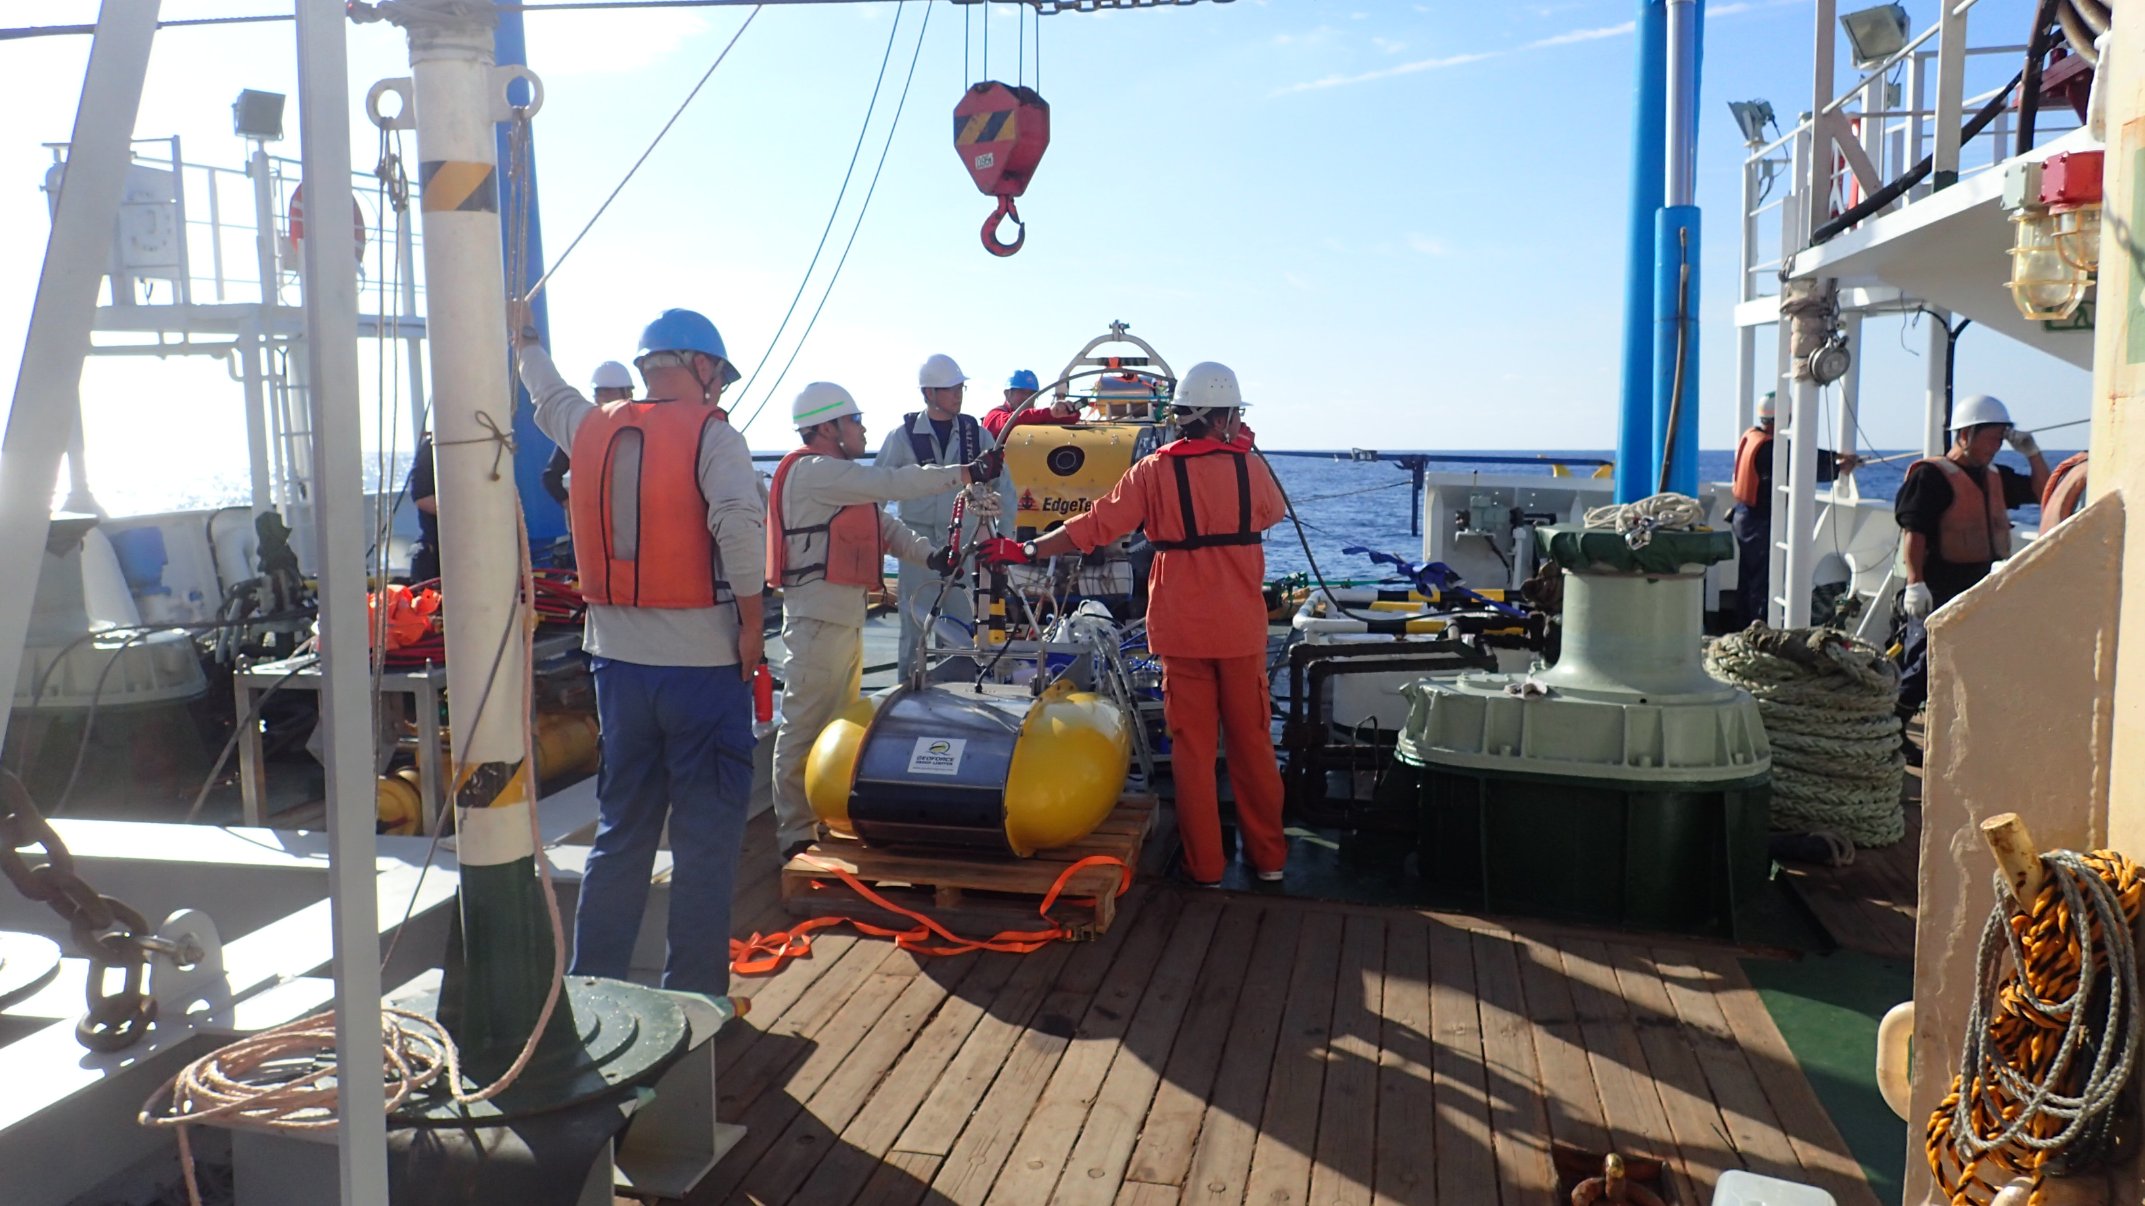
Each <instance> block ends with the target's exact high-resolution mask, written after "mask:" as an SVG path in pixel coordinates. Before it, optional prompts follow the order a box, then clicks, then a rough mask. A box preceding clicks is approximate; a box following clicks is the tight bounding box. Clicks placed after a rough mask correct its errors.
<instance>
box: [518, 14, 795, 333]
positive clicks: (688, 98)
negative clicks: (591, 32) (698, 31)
mask: <svg viewBox="0 0 2145 1206" xmlns="http://www.w3.org/2000/svg"><path fill="white" fill-rule="evenodd" d="M606 7H608V6H606ZM765 7H766V6H765V5H762V4H755V5H753V6H752V11H751V12H749V13H746V14H745V21H744V24H742V25H739V26H738V27H737V32H736V33H733V34H731V35H730V40H729V41H728V42H726V43H724V44H723V48H722V53H720V54H718V55H716V56H715V61H714V62H712V63H710V64H708V69H707V70H706V71H704V72H702V73H701V75H700V82H699V83H696V84H694V85H693V90H692V91H690V92H688V93H686V94H685V99H684V100H682V101H680V102H678V108H677V110H676V111H675V112H673V113H672V114H671V115H670V120H668V121H666V122H664V123H663V128H662V129H660V130H657V131H656V132H655V138H654V139H652V140H650V142H649V143H648V149H647V150H645V151H642V152H641V154H640V158H638V159H636V160H634V161H633V166H632V167H629V168H627V169H626V174H625V175H624V176H623V177H621V178H620V179H619V181H618V184H617V186H616V187H614V188H613V189H611V195H610V196H608V197H605V198H604V199H603V204H601V205H599V206H597V207H596V212H595V213H593V214H590V215H589V216H588V221H586V222H584V223H582V224H581V231H580V233H579V234H576V235H575V236H574V237H573V241H572V242H570V243H568V244H566V250H564V251H562V252H560V253H559V258H557V259H555V260H553V261H551V264H550V266H548V267H547V268H545V269H544V275H542V276H541V277H538V278H537V281H536V283H535V284H534V285H531V286H530V287H529V291H528V292H527V293H526V294H524V295H523V296H522V300H523V301H525V302H526V301H531V300H534V299H535V297H536V295H537V294H539V293H542V292H543V291H544V286H545V285H547V284H549V283H550V282H551V278H552V277H553V276H555V275H557V273H558V270H559V269H560V268H563V267H565V265H566V258H567V257H568V256H570V255H572V254H573V252H574V248H576V247H579V246H580V245H581V240H582V239H585V238H587V237H588V232H589V230H590V229H591V228H592V227H594V226H595V225H596V222H597V220H598V219H600V218H602V217H603V214H604V211H605V210H608V209H610V208H611V202H613V201H616V200H618V194H619V193H621V192H623V191H625V187H626V185H627V183H628V182H630V181H631V180H632V179H633V176H634V173H636V172H638V171H640V170H641V165H642V164H644V163H646V162H648V157H649V156H650V155H653V154H655V149H656V148H657V147H659V146H661V145H662V144H663V136H664V135H666V134H668V133H670V128H671V127H672V126H674V125H677V124H678V119H679V118H681V117H683V116H685V110H686V109H687V107H689V106H690V105H691V104H692V103H693V98H694V97H696V96H699V95H700V90H701V89H702V88H705V87H706V86H707V82H708V80H709V79H711V78H713V76H714V75H715V69H716V68H717V67H720V66H722V63H723V60H724V59H727V58H729V57H730V51H731V49H732V48H733V47H735V46H736V45H737V40H738V39H739V38H742V37H744V36H745V31H746V30H748V29H750V28H752V21H753V18H755V17H758V16H759V15H760V10H761V9H762V8H765ZM515 283H516V284H517V285H518V284H519V283H520V282H518V281H517V282H515Z"/></svg>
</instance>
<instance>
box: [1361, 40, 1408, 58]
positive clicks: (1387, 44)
mask: <svg viewBox="0 0 2145 1206" xmlns="http://www.w3.org/2000/svg"><path fill="white" fill-rule="evenodd" d="M1370 44H1371V45H1373V46H1375V47H1377V48H1378V49H1380V50H1382V51H1384V52H1385V53H1387V54H1399V53H1400V52H1401V51H1403V50H1406V49H1407V48H1408V44H1407V43H1406V42H1396V41H1394V40H1393V39H1391V38H1376V37H1374V38H1372V39H1371V40H1370Z"/></svg>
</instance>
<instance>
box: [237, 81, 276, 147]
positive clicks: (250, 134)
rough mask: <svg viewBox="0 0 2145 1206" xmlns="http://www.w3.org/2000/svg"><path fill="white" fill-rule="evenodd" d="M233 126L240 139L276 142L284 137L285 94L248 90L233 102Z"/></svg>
mask: <svg viewBox="0 0 2145 1206" xmlns="http://www.w3.org/2000/svg"><path fill="white" fill-rule="evenodd" d="M231 126H232V129H233V130H234V132H236V133H237V134H238V136H239V137H240V138H257V139H259V140H261V141H262V142H276V141H279V140H280V139H281V138H282V137H283V94H282V93H280V92H256V91H254V90H253V89H251V88H247V89H245V90H244V91H242V92H240V93H239V94H238V99H237V100H235V101H233V102H231Z"/></svg>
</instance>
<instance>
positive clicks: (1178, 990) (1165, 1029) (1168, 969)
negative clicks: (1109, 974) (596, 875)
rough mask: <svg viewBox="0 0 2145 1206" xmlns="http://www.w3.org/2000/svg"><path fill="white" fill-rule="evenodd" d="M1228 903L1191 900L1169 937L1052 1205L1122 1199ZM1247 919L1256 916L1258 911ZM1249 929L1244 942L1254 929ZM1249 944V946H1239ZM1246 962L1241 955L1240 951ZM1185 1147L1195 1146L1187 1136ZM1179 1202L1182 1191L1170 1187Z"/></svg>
mask: <svg viewBox="0 0 2145 1206" xmlns="http://www.w3.org/2000/svg"><path fill="white" fill-rule="evenodd" d="M1221 916H1222V906H1221V904H1220V903H1219V902H1217V901H1214V900H1211V899H1198V900H1193V901H1191V902H1190V903H1188V904H1187V905H1186V906H1185V908H1184V911H1183V913H1182V914H1181V915H1180V916H1179V917H1178V919H1177V928H1176V931H1175V932H1174V933H1172V934H1171V935H1170V940H1169V946H1168V954H1167V956H1166V961H1165V962H1164V963H1163V965H1162V966H1161V967H1160V968H1158V969H1157V970H1156V972H1155V978H1154V980H1153V982H1151V983H1150V984H1148V986H1147V991H1146V993H1144V994H1143V995H1142V996H1141V997H1140V1000H1139V1005H1138V1010H1137V1012H1136V1013H1135V1014H1134V1015H1133V1018H1132V1026H1131V1028H1130V1029H1129V1030H1128V1031H1127V1032H1126V1034H1125V1039H1124V1042H1123V1043H1122V1044H1121V1045H1120V1046H1119V1048H1118V1049H1117V1051H1116V1053H1115V1058H1113V1059H1112V1060H1111V1063H1110V1070H1109V1073H1108V1075H1106V1076H1105V1077H1104V1078H1103V1082H1102V1087H1101V1088H1100V1089H1098V1090H1097V1091H1096V1093H1095V1096H1094V1099H1093V1101H1092V1103H1091V1104H1090V1106H1089V1109H1088V1113H1087V1119H1086V1122H1085V1124H1084V1125H1083V1126H1081V1128H1080V1135H1079V1138H1078V1139H1077V1140H1075V1141H1074V1143H1073V1145H1072V1151H1071V1153H1070V1154H1069V1155H1068V1156H1067V1157H1066V1159H1065V1171H1064V1174H1063V1175H1062V1176H1061V1177H1060V1178H1059V1179H1058V1184H1057V1187H1056V1189H1055V1190H1054V1191H1052V1192H1051V1193H1050V1194H1049V1195H1048V1199H1047V1200H1048V1201H1049V1202H1050V1203H1051V1206H1109V1203H1110V1202H1112V1201H1113V1200H1122V1198H1121V1196H1120V1195H1121V1193H1122V1191H1121V1190H1120V1189H1118V1185H1119V1183H1120V1182H1121V1181H1123V1180H1124V1177H1125V1166H1126V1164H1127V1163H1128V1162H1129V1161H1130V1160H1131V1158H1132V1150H1133V1144H1134V1143H1135V1142H1136V1141H1137V1140H1138V1139H1139V1137H1140V1121H1141V1119H1142V1118H1145V1117H1149V1109H1150V1107H1151V1106H1153V1105H1154V1103H1155V1085H1156V1082H1157V1080H1158V1079H1159V1077H1160V1074H1161V1069H1162V1068H1163V1067H1165V1066H1166V1064H1167V1063H1168V1062H1170V1061H1171V1060H1172V1058H1173V1056H1174V1054H1175V1046H1176V1042H1177V1035H1178V1029H1179V1027H1180V1026H1181V1025H1182V1024H1183V1021H1184V1017H1185V1013H1186V1011H1187V1010H1188V1009H1189V1008H1190V1007H1191V1004H1192V999H1193V995H1194V991H1195V989H1196V987H1197V984H1198V981H1199V977H1200V974H1201V972H1202V971H1203V970H1204V967H1205V964H1206V962H1207V958H1206V957H1207V955H1208V953H1209V951H1213V952H1215V953H1216V954H1217V955H1218V954H1219V952H1220V950H1221V949H1222V948H1221V946H1220V944H1218V943H1216V942H1215V932H1216V929H1217V927H1218V926H1219V925H1220V922H1221ZM1246 916H1248V917H1250V918H1252V919H1253V921H1254V922H1255V921H1256V917H1257V915H1256V914H1253V913H1248V912H1247V914H1246ZM1240 928H1243V931H1244V934H1245V937H1246V942H1247V946H1248V939H1249V934H1250V929H1249V928H1248V927H1240ZM1239 949H1240V950H1241V949H1244V948H1239ZM1238 957H1239V959H1241V956H1238ZM1184 1148H1185V1151H1186V1152H1187V1153H1189V1151H1190V1149H1191V1139H1190V1136H1189V1135H1187V1136H1186V1137H1185V1142H1184ZM1168 1194H1169V1200H1170V1201H1171V1202H1172V1203H1174V1202H1175V1201H1176V1200H1177V1196H1176V1190H1175V1189H1174V1188H1171V1189H1170V1190H1169V1191H1168Z"/></svg>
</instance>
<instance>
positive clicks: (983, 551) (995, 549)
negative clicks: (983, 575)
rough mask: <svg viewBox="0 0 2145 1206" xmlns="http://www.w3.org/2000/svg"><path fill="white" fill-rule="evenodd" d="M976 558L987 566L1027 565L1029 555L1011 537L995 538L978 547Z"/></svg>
mask: <svg viewBox="0 0 2145 1206" xmlns="http://www.w3.org/2000/svg"><path fill="white" fill-rule="evenodd" d="M976 556H977V558H978V559H979V560H981V561H982V562H983V564H985V565H1026V564H1027V563H1028V554H1026V553H1025V552H1022V551H1021V547H1020V542H1019V541H1018V540H1015V539H1013V538H1012V537H1011V536H993V537H991V538H990V539H988V540H985V541H983V542H981V543H980V544H978V545H977V546H976Z"/></svg>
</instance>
